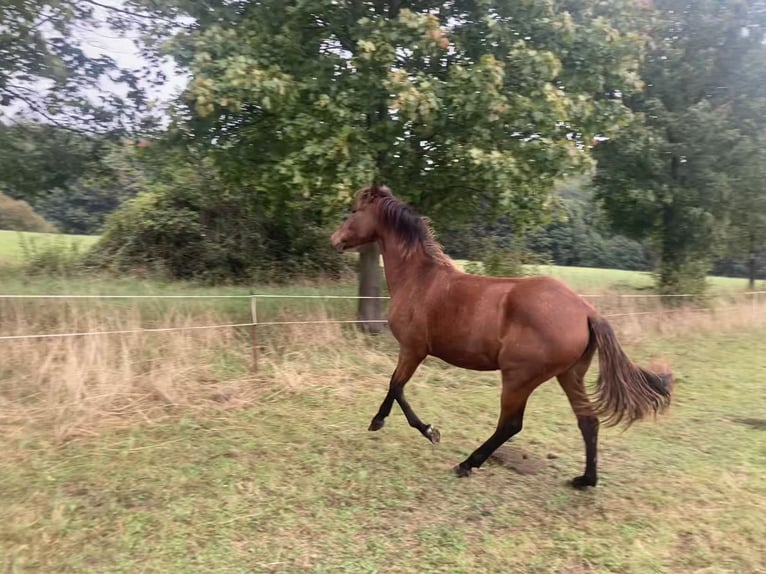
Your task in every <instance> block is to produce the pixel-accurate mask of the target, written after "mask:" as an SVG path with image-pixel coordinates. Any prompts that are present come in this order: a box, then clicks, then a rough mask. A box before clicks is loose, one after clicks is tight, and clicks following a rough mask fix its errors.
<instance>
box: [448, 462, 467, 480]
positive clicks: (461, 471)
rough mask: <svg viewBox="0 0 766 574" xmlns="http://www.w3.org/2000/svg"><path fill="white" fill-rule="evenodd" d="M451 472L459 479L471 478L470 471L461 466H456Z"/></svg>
mask: <svg viewBox="0 0 766 574" xmlns="http://www.w3.org/2000/svg"><path fill="white" fill-rule="evenodd" d="M452 471H453V472H454V473H455V474H456V475H458V477H460V478H466V477H467V476H471V469H470V468H467V467H465V466H463V465H461V464H458V465H457V466H455V467H453V468H452Z"/></svg>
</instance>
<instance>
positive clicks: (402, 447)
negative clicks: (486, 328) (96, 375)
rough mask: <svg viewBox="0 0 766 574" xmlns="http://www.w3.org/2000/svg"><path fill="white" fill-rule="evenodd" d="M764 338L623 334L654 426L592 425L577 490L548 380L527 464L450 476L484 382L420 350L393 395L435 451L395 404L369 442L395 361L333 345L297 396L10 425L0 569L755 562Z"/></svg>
mask: <svg viewBox="0 0 766 574" xmlns="http://www.w3.org/2000/svg"><path fill="white" fill-rule="evenodd" d="M765 335H766V332H764V331H763V330H754V331H751V332H739V333H736V334H721V333H719V334H717V335H710V334H705V335H697V336H692V337H687V338H683V339H681V338H677V339H668V338H665V339H652V340H650V341H648V342H646V343H644V344H642V345H640V346H638V347H637V346H631V347H629V348H628V349H627V350H628V352H629V353H630V354H631V356H632V357H633V358H635V359H636V360H638V361H639V362H646V361H647V360H648V359H649V357H650V356H653V355H655V354H658V353H661V354H662V356H663V357H664V358H665V359H666V360H668V361H669V362H670V363H671V364H672V365H673V367H674V369H675V371H676V375H677V377H678V383H677V389H676V397H675V399H674V404H673V406H672V409H671V411H670V413H669V414H667V415H665V416H663V417H661V418H660V419H659V420H658V421H657V422H656V423H653V422H646V423H641V424H638V425H636V426H634V427H633V428H631V429H630V430H628V431H627V432H625V433H622V432H621V431H619V430H604V431H603V432H602V437H601V451H600V466H601V483H600V485H599V487H597V488H596V489H594V490H592V491H588V492H573V491H571V490H569V489H568V488H567V487H566V486H565V485H564V482H565V481H566V480H567V479H569V478H571V477H572V476H574V475H576V474H579V473H580V471H581V470H582V461H583V447H582V442H581V439H580V436H579V433H578V430H577V427H576V423H575V420H574V416H573V415H572V413H571V411H570V409H569V407H568V405H567V402H566V400H565V398H564V396H563V393H562V392H561V391H560V390H559V389H558V387H557V386H556V385H555V383H548V384H546V385H545V386H543V387H541V388H540V389H539V390H538V391H537V393H536V394H535V395H533V398H532V400H531V403H530V405H529V407H528V410H527V415H526V421H525V422H526V424H525V429H524V431H523V432H522V433H521V435H519V437H518V438H517V439H515V440H514V441H513V443H512V445H514V448H517V449H523V450H524V451H525V452H526V453H528V456H529V460H530V461H533V462H536V463H537V466H538V467H539V469H538V472H537V474H533V475H520V474H517V473H515V472H514V471H513V470H510V469H508V468H506V467H503V466H499V465H497V464H489V465H487V466H486V467H485V468H484V469H482V470H481V471H479V472H478V473H476V474H475V475H474V476H473V477H471V478H469V479H463V480H459V479H456V478H454V477H453V476H452V475H451V474H450V471H449V469H450V467H451V466H452V465H454V464H455V463H456V462H459V461H460V460H462V459H463V458H464V457H465V456H466V455H467V454H468V453H469V452H470V451H471V450H472V449H473V448H475V447H476V446H477V445H478V444H480V442H481V441H483V440H484V439H485V438H486V437H487V436H488V435H489V433H490V432H491V430H492V428H493V426H494V422H495V416H496V412H497V404H498V390H499V389H498V384H497V380H496V376H495V375H490V374H478V373H473V372H468V371H461V370H455V369H447V368H444V367H443V366H442V365H441V364H438V363H434V362H431V363H429V364H427V365H425V366H424V367H423V368H422V369H421V370H420V371H419V372H418V373H417V374H416V376H415V378H414V379H413V382H412V383H411V384H410V386H409V387H408V395H409V398H410V402H411V403H412V405H413V407H414V408H415V410H416V411H417V412H418V413H419V414H420V416H421V417H422V418H423V419H424V420H426V421H427V422H430V423H433V424H434V425H436V426H438V427H439V428H440V429H441V431H442V436H443V439H442V444H441V445H440V446H439V447H432V446H431V445H430V444H428V443H427V442H426V441H425V440H424V439H423V438H422V437H420V436H419V435H418V434H417V432H415V431H414V430H412V429H410V428H409V427H408V426H407V425H406V423H405V421H404V417H403V415H402V414H401V412H400V410H399V409H398V408H395V410H394V411H393V413H392V416H391V418H390V419H389V422H388V425H387V426H386V428H385V429H383V430H382V431H380V432H378V433H368V432H367V431H366V427H367V424H368V422H369V419H370V417H371V416H372V415H373V414H374V412H375V411H376V409H377V407H378V404H379V402H380V400H381V399H382V398H383V394H384V391H385V387H386V380H387V376H388V374H389V372H390V370H391V369H392V368H393V354H392V353H391V352H390V351H391V349H389V348H388V347H386V348H385V350H386V351H387V353H386V354H385V355H380V354H379V353H373V354H370V351H367V352H365V351H363V350H362V349H356V348H350V349H348V350H347V352H346V354H345V355H344V357H346V359H347V360H348V361H350V362H346V363H343V364H344V365H353V364H358V368H353V367H351V366H348V367H344V368H343V369H342V370H340V371H337V375H334V376H333V377H329V378H328V377H327V376H323V375H326V373H317V376H318V380H317V381H315V382H314V383H313V384H310V385H309V386H307V387H306V388H303V389H302V390H299V391H294V392H288V391H287V390H286V389H284V388H280V387H279V386H277V387H275V388H274V389H272V391H268V392H267V391H264V393H263V395H262V398H261V400H259V401H258V402H257V403H256V404H255V405H254V406H252V408H248V409H246V410H239V411H229V412H225V411H221V410H218V411H215V412H210V413H207V414H204V413H200V414H198V415H196V416H191V415H187V416H185V417H182V418H177V419H175V420H171V421H166V422H164V423H156V424H153V425H136V426H133V427H131V428H128V429H123V430H112V431H105V432H102V433H101V434H99V435H98V436H95V437H93V438H86V439H79V440H74V441H71V442H69V443H67V444H63V445H58V446H57V445H54V444H52V443H51V442H49V441H48V440H47V439H46V438H45V435H42V434H39V435H38V434H30V433H26V434H24V435H23V436H21V437H19V436H15V435H14V434H13V433H12V432H10V429H8V430H7V432H3V433H0V449H2V452H3V453H4V454H3V457H2V459H0V477H1V478H0V481H1V482H0V500H2V501H3V503H2V505H0V569H1V570H2V571H7V572H45V573H52V572H78V573H79V572H109V573H119V572H126V573H127V572H131V573H132V572H163V573H170V572H184V573H192V572H221V573H229V572H232V573H234V572H333V573H344V572H348V573H354V574H357V573H364V572H413V573H422V572H429V573H431V572H444V573H463V572H464V573H471V574H473V573H477V572H482V573H485V572H487V573H488V572H529V573H537V572H539V573H545V574H547V573H550V572H562V573H564V572H566V573H580V572H582V573H585V572H599V573H601V572H615V573H621V574H627V573H644V572H667V573H673V574H677V573H687V572H688V573H691V572H711V573H712V572H715V573H724V572H730V573H735V572H736V573H756V572H764V571H766V561H765V560H766V542H765V541H766V520H764V516H766V449H764V445H766V430H765V429H764V428H763V427H764V425H766V420H765V419H766V392H765V391H764V387H763V381H764V380H766V353H763V352H762V350H763V340H764V336H765ZM320 352H321V350H319V349H318V350H317V351H316V353H320ZM328 352H329V351H328ZM336 352H337V351H336ZM352 354H353V355H357V354H358V356H357V358H356V359H354V358H353V357H351V356H352ZM328 364H330V365H332V361H329V362H328ZM594 370H595V369H594ZM593 376H594V373H591V375H590V378H591V379H592V378H593ZM277 382H279V381H277ZM14 437H15V438H14Z"/></svg>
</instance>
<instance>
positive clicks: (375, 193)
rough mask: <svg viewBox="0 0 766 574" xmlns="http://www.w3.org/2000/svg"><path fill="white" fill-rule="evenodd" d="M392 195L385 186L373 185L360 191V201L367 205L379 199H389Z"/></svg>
mask: <svg viewBox="0 0 766 574" xmlns="http://www.w3.org/2000/svg"><path fill="white" fill-rule="evenodd" d="M392 195H393V194H392V193H391V190H390V189H389V188H388V187H386V186H385V185H374V186H372V187H368V188H367V189H364V190H362V193H361V194H360V199H361V200H362V202H363V203H369V202H371V201H374V200H376V199H379V198H381V197H391V196H392Z"/></svg>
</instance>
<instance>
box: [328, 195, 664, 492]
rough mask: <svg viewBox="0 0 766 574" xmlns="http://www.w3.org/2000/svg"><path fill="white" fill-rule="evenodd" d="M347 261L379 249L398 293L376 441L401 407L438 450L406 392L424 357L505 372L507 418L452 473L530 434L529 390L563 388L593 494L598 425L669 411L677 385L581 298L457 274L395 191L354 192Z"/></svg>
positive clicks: (533, 284) (343, 230)
mask: <svg viewBox="0 0 766 574" xmlns="http://www.w3.org/2000/svg"><path fill="white" fill-rule="evenodd" d="M331 241H332V244H333V246H334V247H335V248H336V249H338V250H339V251H343V250H346V249H351V248H354V247H358V246H360V245H363V244H366V243H371V242H374V241H377V242H378V244H379V245H380V249H381V253H382V255H383V263H384V268H385V274H386V281H387V282H388V287H389V291H390V294H391V302H390V308H389V315H388V321H389V326H390V329H391V332H392V333H393V335H394V337H396V340H397V341H398V342H399V360H398V363H397V365H396V370H395V371H394V373H393V375H392V376H391V381H390V384H389V388H388V394H387V395H386V397H385V399H384V400H383V403H382V404H381V405H380V409H379V410H378V413H377V414H376V415H375V416H374V417H373V418H372V422H371V423H370V427H369V430H371V431H377V430H380V429H381V428H383V425H384V423H385V419H386V417H387V416H388V415H389V414H390V412H391V407H392V406H393V403H394V401H396V402H397V403H398V404H399V406H400V407H401V408H402V411H403V412H404V416H405V417H406V418H407V422H408V423H409V424H410V426H412V427H414V428H416V429H418V430H419V431H420V433H421V434H423V436H425V437H426V438H427V439H429V440H430V441H431V442H432V443H434V444H436V443H438V442H439V440H440V434H439V431H438V430H436V429H435V428H434V427H432V426H431V425H428V424H425V423H423V421H421V420H420V418H418V416H417V415H416V414H415V412H414V411H413V410H412V407H411V406H410V405H409V403H408V402H407V400H406V399H405V398H404V385H406V384H407V381H409V380H410V378H411V377H412V375H413V374H414V373H415V370H416V369H417V368H418V365H420V363H421V362H422V361H423V360H424V359H425V358H426V356H427V355H432V356H434V357H438V358H440V359H442V360H444V361H446V362H447V363H450V364H452V365H455V366H457V367H462V368H465V369H471V370H477V371H494V370H500V372H501V373H502V383H503V385H502V394H501V398H500V419H499V420H498V423H497V428H496V429H495V432H494V433H493V434H492V436H490V437H489V439H488V440H487V441H486V442H485V443H484V444H482V445H481V446H480V447H479V448H477V449H476V450H475V451H474V452H473V453H471V455H470V456H469V457H468V458H467V459H465V460H464V461H463V462H461V463H460V464H459V465H457V466H456V467H455V469H454V470H455V472H456V473H457V474H458V476H468V475H469V474H471V470H472V469H473V468H478V467H480V466H481V465H482V463H483V462H484V461H485V460H486V459H487V457H489V455H491V454H492V453H493V452H494V451H495V449H497V448H498V447H499V446H500V445H501V444H503V443H504V442H505V441H507V440H508V439H509V438H510V437H512V436H513V435H515V434H516V433H518V432H519V431H520V430H521V427H522V421H523V418H524V408H525V407H526V404H527V400H528V399H529V396H530V394H531V393H532V391H534V390H535V388H537V387H538V386H539V385H540V384H542V383H544V382H545V381H547V380H548V379H550V378H552V377H556V378H557V379H558V381H559V384H560V385H561V387H562V388H563V389H564V392H565V393H566V395H567V398H568V399H569V402H570V404H571V405H572V409H573V410H574V412H575V414H576V415H577V422H578V425H579V427H580V431H581V432H582V436H583V440H584V441H585V457H586V463H585V473H584V474H583V476H579V477H577V478H575V479H574V480H572V483H571V484H572V485H573V486H575V487H577V488H584V487H587V486H595V485H596V482H597V480H598V475H597V471H596V460H597V445H598V428H599V417H602V418H605V421H604V422H605V424H611V425H614V424H618V423H620V422H621V421H624V422H626V423H627V424H628V426H629V425H630V424H631V423H633V422H634V421H636V420H639V419H641V418H643V417H644V416H645V415H647V414H650V413H657V412H661V411H663V410H665V408H666V407H667V406H668V404H669V402H670V394H671V387H672V375H670V374H669V373H667V374H655V373H652V372H649V371H647V370H645V369H642V368H641V367H638V366H637V365H635V364H633V363H632V362H631V361H630V360H629V359H628V357H627V356H626V355H625V353H624V351H623V350H622V348H621V347H620V345H619V343H618V341H617V338H616V336H615V334H614V331H613V330H612V328H611V326H610V325H609V323H608V322H607V321H606V320H605V319H604V318H603V317H600V316H599V314H598V313H597V312H596V310H595V309H594V308H593V307H591V306H590V305H589V304H588V303H587V302H586V301H585V300H583V299H582V298H581V297H580V296H579V295H578V294H577V293H575V292H574V291H572V290H571V289H569V287H567V286H566V285H564V284H563V283H562V282H560V281H558V280H556V279H553V278H551V277H527V278H498V277H486V276H479V275H469V274H466V273H463V272H461V271H460V270H458V269H457V268H455V267H454V266H453V265H452V263H451V261H450V259H449V257H447V255H446V254H445V253H444V252H443V251H442V249H441V247H440V246H439V245H438V244H437V243H436V241H435V240H434V237H433V234H432V232H431V228H430V227H429V225H428V224H427V222H426V221H425V220H424V219H423V218H421V217H420V216H418V215H417V214H416V213H414V211H413V210H412V209H410V207H409V206H407V205H406V204H404V203H402V202H401V201H399V200H398V199H397V198H395V197H394V196H393V195H392V194H391V191H390V190H389V189H388V188H386V187H371V188H366V189H362V190H360V191H359V192H357V195H356V198H355V201H354V207H353V211H352V213H351V215H350V216H349V217H348V218H347V219H346V220H345V221H344V222H343V224H342V225H341V226H340V228H339V229H338V230H337V231H335V233H333V235H332V238H331ZM596 349H598V352H599V362H600V365H601V373H600V376H599V378H598V381H597V383H596V393H595V396H594V397H593V399H594V400H593V401H591V400H590V398H589V396H588V394H587V393H586V390H585V385H584V378H585V373H586V371H587V370H588V367H589V366H590V363H591V359H592V358H593V354H594V352H595V351H596Z"/></svg>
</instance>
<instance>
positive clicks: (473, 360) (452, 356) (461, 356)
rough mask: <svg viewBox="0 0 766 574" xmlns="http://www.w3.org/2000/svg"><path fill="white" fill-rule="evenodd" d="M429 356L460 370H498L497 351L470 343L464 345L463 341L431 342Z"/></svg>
mask: <svg viewBox="0 0 766 574" xmlns="http://www.w3.org/2000/svg"><path fill="white" fill-rule="evenodd" d="M460 343H463V344H460ZM429 354H430V355H432V356H434V357H437V358H439V359H441V360H442V361H445V362H446V363H449V364H450V365H453V366H455V367H460V368H462V369H471V370H473V371H494V370H497V368H498V364H497V355H498V353H497V349H488V348H484V347H483V346H480V345H472V344H470V343H469V344H467V345H466V344H465V341H460V342H459V343H458V344H454V343H445V342H440V341H432V343H431V348H430V350H429Z"/></svg>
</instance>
